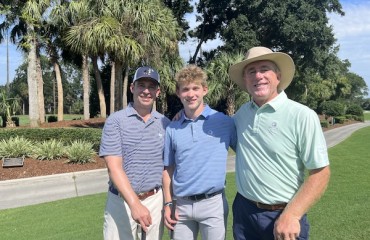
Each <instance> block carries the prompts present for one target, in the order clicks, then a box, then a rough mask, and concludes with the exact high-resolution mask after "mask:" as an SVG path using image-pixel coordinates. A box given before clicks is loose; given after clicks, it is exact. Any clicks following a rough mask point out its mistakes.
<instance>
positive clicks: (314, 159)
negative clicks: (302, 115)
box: [299, 110, 329, 169]
mask: <svg viewBox="0 0 370 240" xmlns="http://www.w3.org/2000/svg"><path fill="white" fill-rule="evenodd" d="M302 129H304V131H303V132H302V134H301V136H300V144H299V145H300V158H301V159H302V161H303V163H304V165H305V167H306V168H307V169H317V168H321V167H325V166H327V165H329V157H328V150H327V146H326V141H325V137H324V134H323V132H322V128H321V125H320V121H319V119H318V117H317V114H316V113H315V112H314V111H312V110H311V111H309V114H308V116H307V117H306V121H305V123H304V126H303V128H302Z"/></svg>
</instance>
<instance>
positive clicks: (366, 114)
mask: <svg viewBox="0 0 370 240" xmlns="http://www.w3.org/2000/svg"><path fill="white" fill-rule="evenodd" d="M364 115H365V120H367V121H370V112H365V113H364Z"/></svg>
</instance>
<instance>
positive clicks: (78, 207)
mask: <svg viewBox="0 0 370 240" xmlns="http://www.w3.org/2000/svg"><path fill="white" fill-rule="evenodd" d="M369 142H370V127H367V128H363V129H361V130H359V131H357V132H355V133H354V134H353V135H352V136H351V137H350V138H348V139H347V140H346V141H345V142H343V143H341V144H339V145H337V146H335V147H333V148H331V149H329V157H330V164H331V171H332V176H331V180H330V184H329V187H328V189H327V192H326V193H325V195H324V196H323V197H322V199H321V200H320V201H319V202H318V203H317V204H316V205H315V206H314V207H313V208H312V209H311V211H310V212H309V214H308V217H309V220H310V222H311V238H310V239H314V240H327V239H346V240H351V239H353V240H355V239H356V240H365V239H368V236H369V235H370V218H369V214H370V201H369V199H370V191H369V189H370V181H369V167H368V165H369V161H370V159H369V157H368V156H369V147H368V143H369ZM234 178H235V174H234V173H228V174H227V187H226V195H227V198H228V202H229V206H230V208H229V217H228V229H227V239H230V240H231V239H233V237H232V229H231V226H232V210H231V205H232V202H233V199H234V196H235V193H236V187H235V179H234ZM105 198H106V194H105V193H103V194H95V195H91V196H84V197H78V198H72V199H67V200H60V201H55V202H51V203H45V204H39V205H34V206H27V207H20V208H16V209H7V210H1V211H0V219H1V221H0V236H1V239H17V240H21V239H27V240H32V239H37V240H39V239H74V240H78V239H91V240H92V239H102V223H103V210H104V205H105ZM163 239H169V238H168V235H167V231H165V236H164V238H163Z"/></svg>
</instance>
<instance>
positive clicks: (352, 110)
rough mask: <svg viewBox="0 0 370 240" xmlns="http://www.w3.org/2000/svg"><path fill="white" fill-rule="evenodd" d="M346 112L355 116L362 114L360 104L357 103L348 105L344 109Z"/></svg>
mask: <svg viewBox="0 0 370 240" xmlns="http://www.w3.org/2000/svg"><path fill="white" fill-rule="evenodd" d="M346 114H352V115H355V116H363V115H364V110H363V109H362V107H361V106H360V105H357V104H351V105H349V106H348V108H347V110H346Z"/></svg>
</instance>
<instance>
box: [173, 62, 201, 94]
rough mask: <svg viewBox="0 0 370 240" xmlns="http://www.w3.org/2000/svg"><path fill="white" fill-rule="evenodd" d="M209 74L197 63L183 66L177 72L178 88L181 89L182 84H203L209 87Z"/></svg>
mask: <svg viewBox="0 0 370 240" xmlns="http://www.w3.org/2000/svg"><path fill="white" fill-rule="evenodd" d="M207 78H208V76H207V74H206V72H205V71H203V70H202V69H201V68H200V67H198V66H196V65H192V64H191V65H188V66H186V67H184V68H182V69H181V70H180V71H179V72H178V73H176V76H175V80H176V89H179V88H180V86H181V85H182V84H185V85H187V84H190V83H195V84H201V85H202V86H203V87H207V86H208V85H207Z"/></svg>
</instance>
